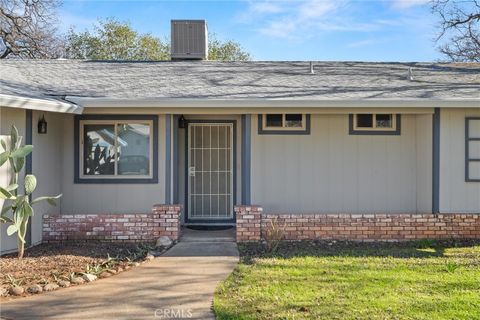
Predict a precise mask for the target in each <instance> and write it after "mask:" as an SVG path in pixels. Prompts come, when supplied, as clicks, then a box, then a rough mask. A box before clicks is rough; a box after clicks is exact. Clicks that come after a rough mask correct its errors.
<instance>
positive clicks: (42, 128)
mask: <svg viewBox="0 0 480 320" xmlns="http://www.w3.org/2000/svg"><path fill="white" fill-rule="evenodd" d="M38 133H39V134H46V133H47V121H45V115H42V118H41V119H40V120H38Z"/></svg>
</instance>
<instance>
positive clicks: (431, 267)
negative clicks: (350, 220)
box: [214, 241, 480, 320]
mask: <svg viewBox="0 0 480 320" xmlns="http://www.w3.org/2000/svg"><path fill="white" fill-rule="evenodd" d="M240 251H241V252H242V262H241V263H240V265H239V266H238V268H237V269H236V270H235V271H234V273H233V274H232V275H231V276H230V277H229V278H228V279H227V280H225V281H224V282H223V283H222V284H221V285H220V287H219V288H218V289H217V292H216V294H215V299H214V310H215V313H216V315H217V318H218V319H429V320H435V319H469V320H470V319H480V242H477V243H453V242H450V243H429V242H425V241H424V242H422V243H420V242H419V243H409V244H344V243H336V244H333V245H328V244H325V243H323V244H313V243H295V244H292V243H285V244H283V245H281V246H280V247H279V249H278V250H277V253H276V254H275V255H266V254H262V253H261V249H259V248H258V247H257V246H252V245H250V246H241V247H240Z"/></svg>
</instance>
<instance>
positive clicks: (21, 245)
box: [17, 238, 25, 260]
mask: <svg viewBox="0 0 480 320" xmlns="http://www.w3.org/2000/svg"><path fill="white" fill-rule="evenodd" d="M17 243H18V259H19V260H22V259H23V254H24V252H25V243H24V242H23V241H22V240H21V239H20V238H18V240H17Z"/></svg>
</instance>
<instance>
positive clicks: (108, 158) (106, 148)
mask: <svg viewBox="0 0 480 320" xmlns="http://www.w3.org/2000/svg"><path fill="white" fill-rule="evenodd" d="M83 132H84V137H83V139H84V152H83V155H84V166H83V173H84V174H85V175H113V174H114V173H115V161H116V157H115V154H116V152H115V127H114V125H104V124H98V125H97V124H87V125H85V126H84V129H83Z"/></svg>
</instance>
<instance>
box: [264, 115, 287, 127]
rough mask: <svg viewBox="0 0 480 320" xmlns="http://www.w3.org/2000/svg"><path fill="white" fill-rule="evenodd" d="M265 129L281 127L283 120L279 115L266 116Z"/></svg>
mask: <svg viewBox="0 0 480 320" xmlns="http://www.w3.org/2000/svg"><path fill="white" fill-rule="evenodd" d="M266 121H267V127H282V125H283V119H282V115H281V114H267V120H266Z"/></svg>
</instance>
